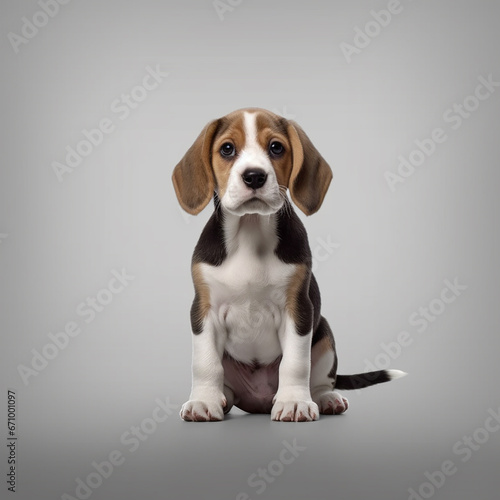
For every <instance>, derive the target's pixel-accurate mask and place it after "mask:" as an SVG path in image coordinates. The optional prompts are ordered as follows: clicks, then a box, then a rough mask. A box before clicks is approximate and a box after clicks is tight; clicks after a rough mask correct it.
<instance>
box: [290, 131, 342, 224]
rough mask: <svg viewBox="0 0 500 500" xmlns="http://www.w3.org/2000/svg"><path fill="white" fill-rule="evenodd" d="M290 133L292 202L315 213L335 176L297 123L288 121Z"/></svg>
mask: <svg viewBox="0 0 500 500" xmlns="http://www.w3.org/2000/svg"><path fill="white" fill-rule="evenodd" d="M287 132H288V137H289V139H290V143H291V145H292V173H291V174H290V180H289V181H288V189H289V190H290V195H291V197H292V200H293V202H294V203H295V204H296V205H297V206H298V207H299V208H300V209H301V210H302V212H304V213H305V214H306V215H312V214H313V213H315V212H317V211H318V210H319V208H320V207H321V204H322V203H323V199H324V198H325V195H326V192H327V191H328V186H329V185H330V182H331V180H332V177H333V174H332V169H331V168H330V166H329V165H328V163H326V161H325V159H324V158H323V157H322V156H321V155H320V154H319V151H318V150H317V149H316V148H315V147H314V145H313V143H312V142H311V140H310V139H309V137H307V135H306V133H305V132H304V131H303V130H302V129H301V128H300V127H299V126H298V125H297V124H296V123H295V122H293V121H289V122H288V127H287Z"/></svg>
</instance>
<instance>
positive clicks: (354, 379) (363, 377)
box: [335, 370, 408, 390]
mask: <svg viewBox="0 0 500 500" xmlns="http://www.w3.org/2000/svg"><path fill="white" fill-rule="evenodd" d="M405 375H408V374H407V373H406V372H402V371H401V370H378V371H375V372H366V373H357V374H356V375H337V380H336V382H335V389H344V390H353V389H363V388H364V387H370V386H371V385H375V384H382V383H384V382H390V381H391V380H395V379H397V378H401V377H404V376H405Z"/></svg>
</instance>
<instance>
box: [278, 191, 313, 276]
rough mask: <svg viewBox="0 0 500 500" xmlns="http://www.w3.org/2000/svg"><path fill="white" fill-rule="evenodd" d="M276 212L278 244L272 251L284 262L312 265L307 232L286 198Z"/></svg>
mask: <svg viewBox="0 0 500 500" xmlns="http://www.w3.org/2000/svg"><path fill="white" fill-rule="evenodd" d="M285 204H288V206H284V207H283V208H282V209H281V210H280V211H279V212H278V214H277V217H278V221H277V233H278V238H279V242H278V246H277V247H276V250H275V251H274V253H275V254H276V256H277V257H278V258H279V259H280V260H282V261H283V262H285V263H286V264H306V266H307V267H309V268H311V266H312V257H311V249H310V248H309V241H308V239H307V232H306V228H305V227H304V224H302V222H301V220H300V219H299V217H298V215H297V214H296V213H295V212H294V210H293V209H292V207H291V206H290V202H289V201H288V200H287V201H285Z"/></svg>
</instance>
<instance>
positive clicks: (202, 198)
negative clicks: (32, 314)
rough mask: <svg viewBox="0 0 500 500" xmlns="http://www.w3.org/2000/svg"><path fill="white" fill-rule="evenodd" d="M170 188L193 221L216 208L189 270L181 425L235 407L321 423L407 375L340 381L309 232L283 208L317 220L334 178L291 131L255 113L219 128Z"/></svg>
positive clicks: (239, 114)
mask: <svg viewBox="0 0 500 500" xmlns="http://www.w3.org/2000/svg"><path fill="white" fill-rule="evenodd" d="M172 178H173V183H174V187H175V192H176V194H177V197H178V200H179V203H180V204H181V206H182V207H183V208H184V209H185V210H186V211H187V212H189V213H190V214H197V213H199V212H200V211H201V210H202V209H203V208H204V207H205V206H206V205H207V204H208V203H209V201H210V200H211V199H212V198H214V202H215V211H214V213H213V215H212V217H211V218H210V220H209V221H208V223H207V225H206V226H205V228H204V230H203V232H202V234H201V237H200V239H199V241H198V244H197V245H196V248H195V251H194V255H193V259H192V277H193V282H194V288H195V298H194V302H193V305H192V308H191V325H192V333H193V336H192V341H193V366H192V376H193V378H192V390H191V395H190V397H189V400H188V401H187V402H186V403H185V404H184V405H183V406H182V409H181V412H180V414H181V417H182V418H183V419H184V420H189V421H214V420H222V419H223V418H224V413H227V412H229V410H230V409H231V407H232V406H233V405H236V406H237V407H239V408H241V409H242V410H245V411H247V412H251V413H270V414H271V418H272V420H278V421H312V420H317V419H318V418H319V414H329V415H331V414H339V413H343V412H344V411H346V410H347V407H348V401H347V399H346V398H345V397H343V396H341V395H340V394H339V393H338V392H337V391H336V390H334V389H356V388H362V387H367V386H369V385H373V384H378V383H381V382H386V381H389V380H391V379H394V378H398V377H400V376H402V375H404V372H400V371H398V370H388V371H386V370H382V371H376V372H370V373H365V374H358V375H350V376H345V375H344V376H343V375H337V355H336V351H335V341H334V338H333V334H332V331H331V329H330V327H329V325H328V323H327V321H326V319H325V318H324V317H323V316H321V314H320V306H321V302H320V294H319V289H318V285H317V282H316V279H315V278H314V275H313V273H312V271H311V267H312V259H311V251H310V249H309V243H308V240H307V234H306V230H305V228H304V226H303V224H302V223H301V221H300V219H299V218H298V217H297V215H296V213H295V212H294V210H293V208H292V205H291V203H290V201H289V199H288V197H287V191H289V193H290V196H291V199H292V201H293V202H294V203H295V205H296V206H297V207H299V209H300V210H302V211H303V212H304V213H305V214H306V215H311V214H313V213H315V212H316V211H317V210H318V209H319V208H320V206H321V204H322V202H323V199H324V197H325V194H326V192H327V190H328V187H329V184H330V181H331V179H332V172H331V169H330V167H329V165H328V164H327V162H326V161H325V160H324V159H323V157H322V156H321V155H320V154H319V152H318V151H317V150H316V148H315V147H314V146H313V144H312V142H311V141H310V139H309V138H308V137H307V135H306V134H305V133H304V131H303V130H302V129H301V128H300V127H299V126H298V125H297V124H296V123H295V122H293V121H290V120H287V119H285V118H282V117H280V116H278V115H276V114H274V113H271V112H269V111H266V110H263V109H258V108H248V109H243V110H238V111H235V112H233V113H230V114H229V115H227V116H224V117H222V118H219V119H216V120H214V121H212V122H210V123H209V124H208V125H207V126H206V127H205V128H204V129H203V131H202V132H201V134H200V135H199V137H198V138H197V139H196V141H195V142H194V144H193V145H192V146H191V148H190V149H189V150H188V151H187V153H186V154H185V156H184V157H183V158H182V160H181V161H180V162H179V164H178V165H177V166H176V167H175V170H174V173H173V177H172Z"/></svg>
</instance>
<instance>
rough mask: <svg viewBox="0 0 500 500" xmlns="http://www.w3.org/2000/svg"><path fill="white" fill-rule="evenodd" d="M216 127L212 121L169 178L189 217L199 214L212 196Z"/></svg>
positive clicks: (215, 123) (215, 122) (217, 123)
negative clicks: (213, 150)
mask: <svg viewBox="0 0 500 500" xmlns="http://www.w3.org/2000/svg"><path fill="white" fill-rule="evenodd" d="M218 125H219V120H214V121H212V122H210V123H209V124H208V125H207V126H206V127H205V128H204V129H203V130H202V131H201V134H200V135H199V136H198V138H197V139H196V141H194V143H193V145H192V146H191V147H190V148H189V149H188V151H187V153H186V154H185V155H184V157H183V158H182V160H181V161H180V162H179V163H178V164H177V165H176V167H175V168H174V173H173V174H172V182H173V183H174V189H175V194H176V195H177V199H178V200H179V203H180V205H181V207H182V208H183V209H184V210H185V211H186V212H188V213H190V214H192V215H196V214H198V213H199V212H201V211H202V210H203V209H204V208H205V207H206V206H207V204H208V202H209V201H210V200H211V199H212V196H213V194H214V174H213V170H212V158H211V156H212V155H211V149H212V141H213V138H214V135H215V132H216V130H217V127H218Z"/></svg>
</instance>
